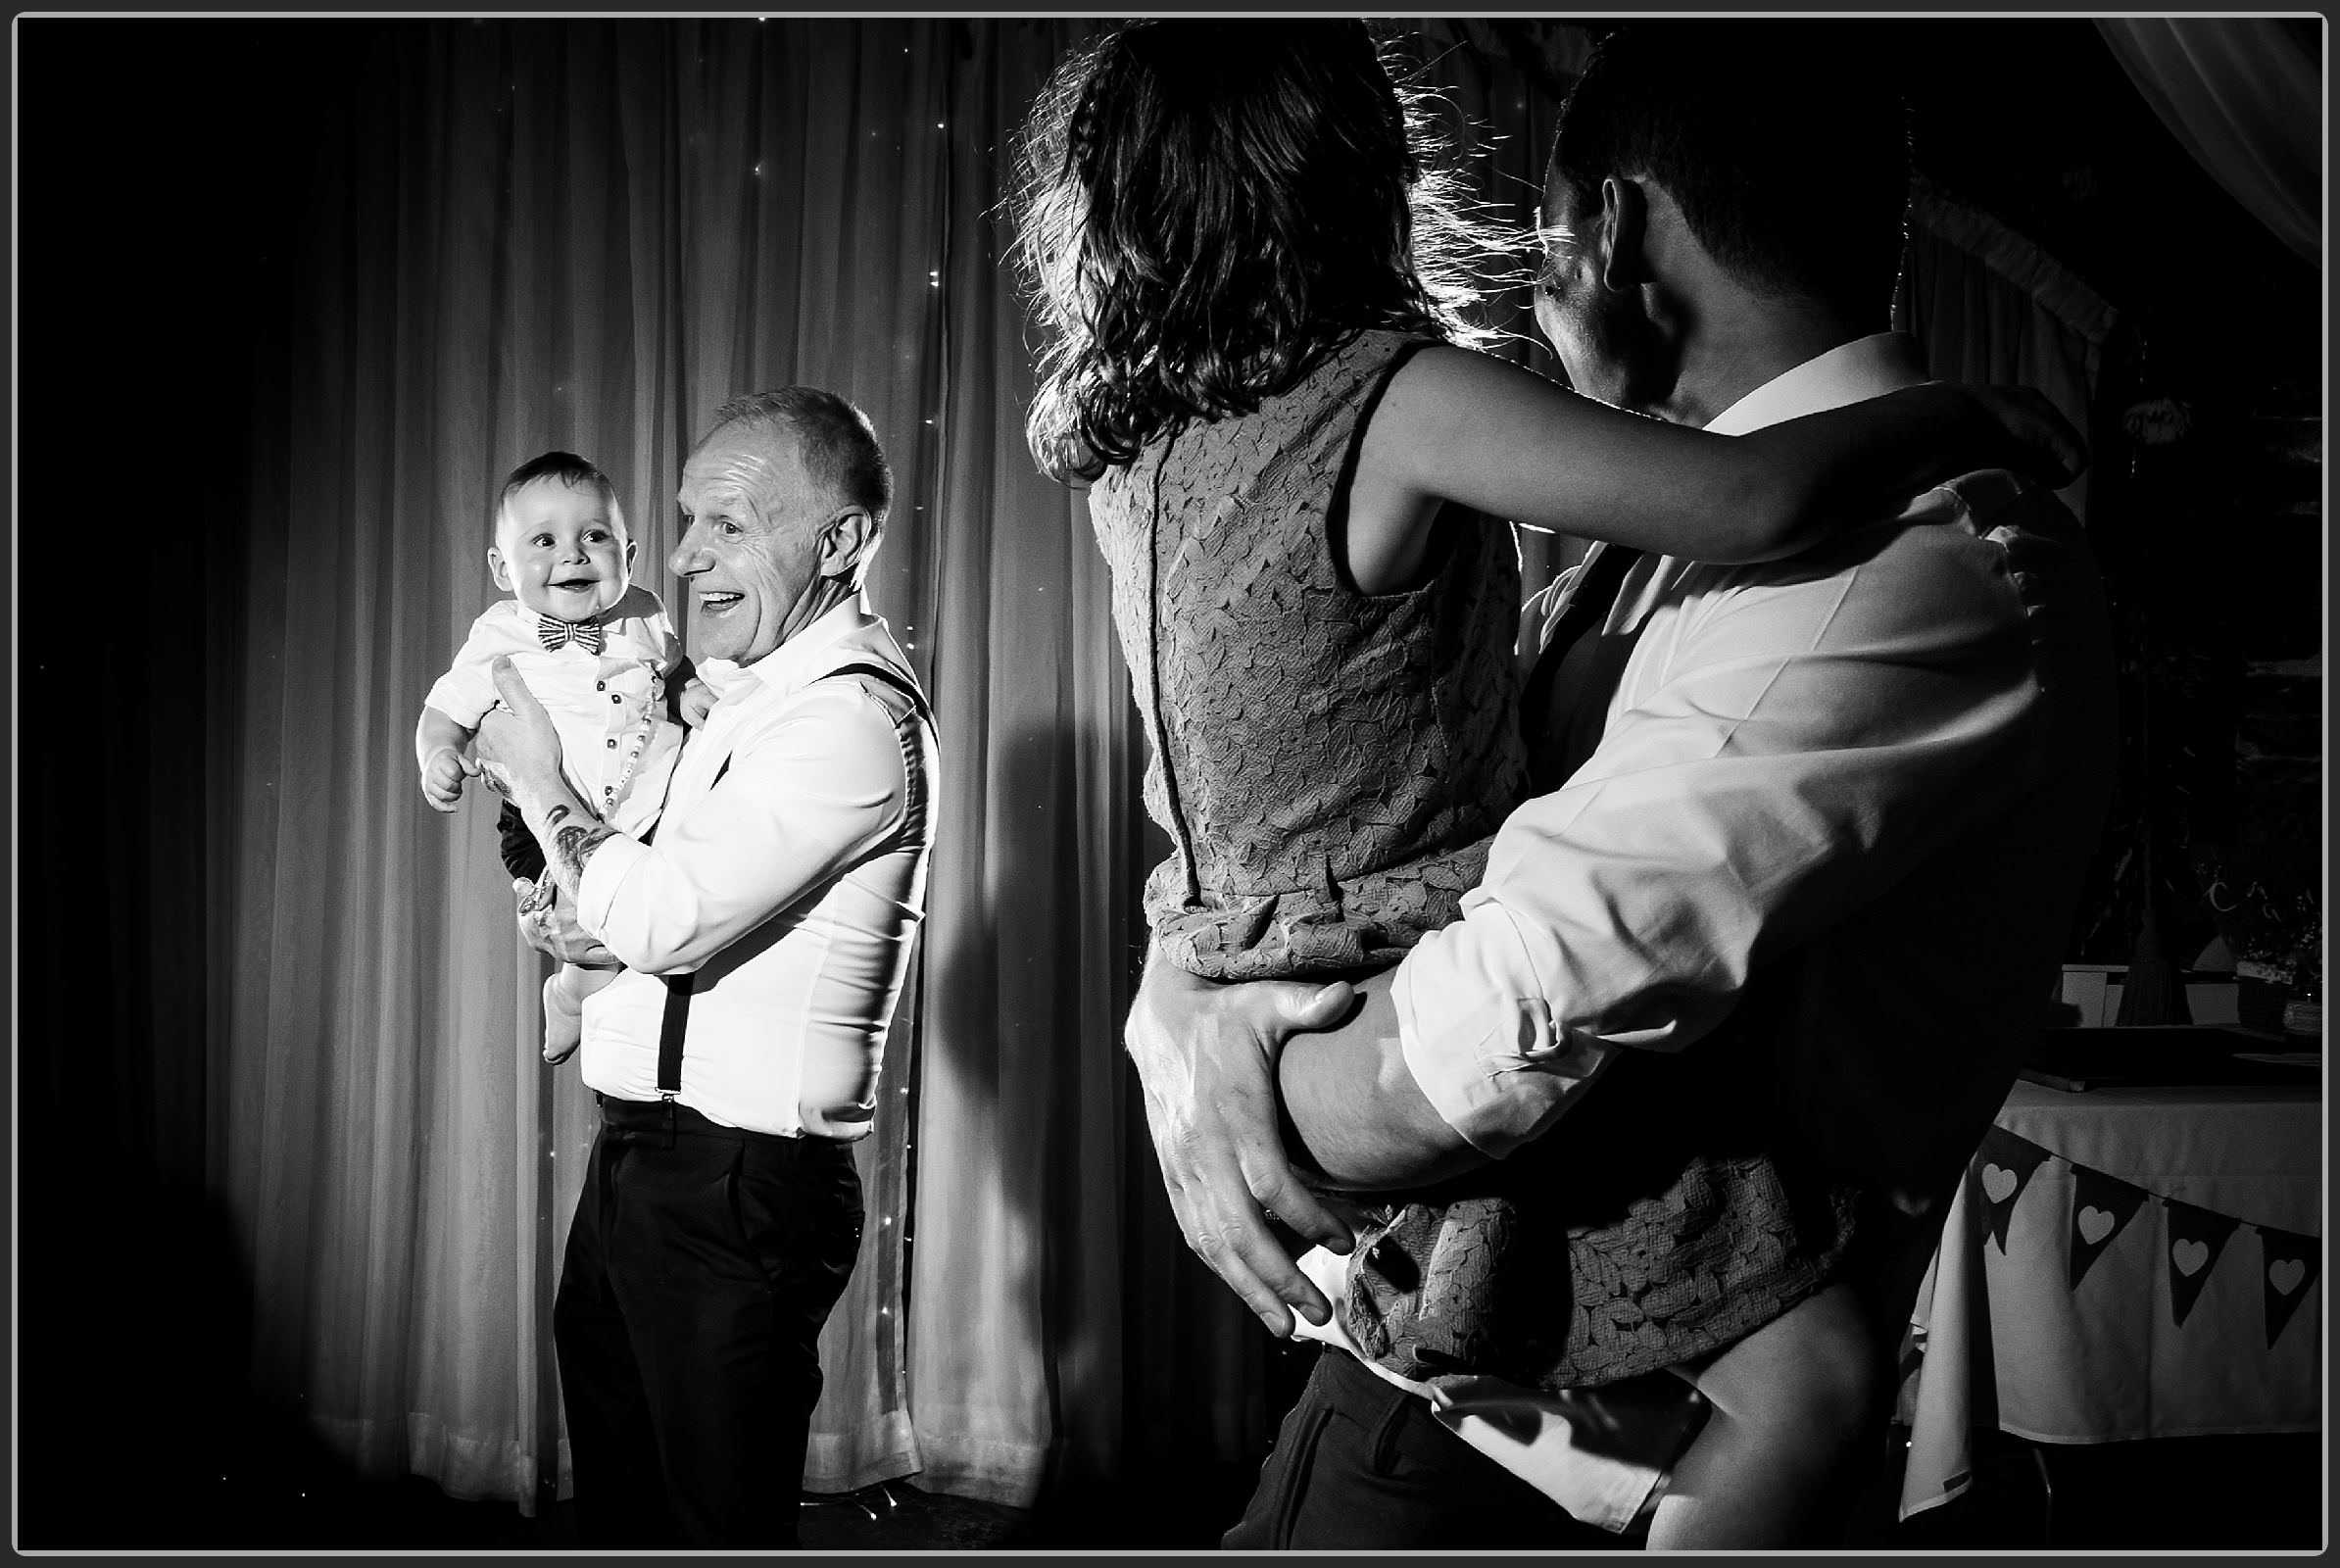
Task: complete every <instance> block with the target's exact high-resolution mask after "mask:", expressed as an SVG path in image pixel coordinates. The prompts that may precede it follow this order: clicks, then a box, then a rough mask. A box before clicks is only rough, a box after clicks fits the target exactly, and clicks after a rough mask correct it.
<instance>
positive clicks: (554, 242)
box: [212, 21, 946, 1507]
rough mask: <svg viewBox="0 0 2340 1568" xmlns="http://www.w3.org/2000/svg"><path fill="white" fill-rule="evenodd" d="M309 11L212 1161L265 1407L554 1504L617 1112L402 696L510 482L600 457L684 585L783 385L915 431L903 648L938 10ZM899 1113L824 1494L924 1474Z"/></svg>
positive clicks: (266, 448)
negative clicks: (309, 83) (579, 1221)
mask: <svg viewBox="0 0 2340 1568" xmlns="http://www.w3.org/2000/svg"><path fill="white" fill-rule="evenodd" d="M309 26H310V27H311V28H312V29H313V30H311V31H309V32H308V33H306V35H305V37H306V39H307V42H308V49H309V52H310V53H311V54H312V55H313V56H317V57H324V58H338V59H339V62H340V63H341V64H343V65H344V66H345V67H346V68H347V69H348V72H349V75H348V81H349V87H348V90H347V91H346V92H345V93H343V94H341V95H339V96H338V97H337V98H336V99H335V100H334V101H333V102H332V103H331V104H330V105H328V106H327V111H326V113H325V114H324V115H323V117H322V122H321V123H319V124H317V126H316V127H315V159H314V163H313V165H312V167H311V168H310V170H309V172H308V178H307V179H306V181H305V182H304V184H303V185H302V187H301V188H300V189H299V190H297V191H296V192H295V193H294V195H295V196H296V197H297V198H298V199H297V200H295V201H294V202H292V203H291V204H289V205H290V217H289V219H288V226H289V228H290V233H289V236H288V242H289V243H290V244H292V245H293V246H294V247H295V250H296V256H297V261H296V264H295V266H294V267H293V268H292V269H291V271H290V275H291V276H292V277H293V278H295V279H296V280H297V282H296V285H295V289H294V292H293V294H292V295H291V297H290V298H288V299H286V300H285V301H283V302H282V308H283V311H284V315H285V320H286V322H287V342H288V344H289V347H288V351H287V354H286V359H285V363H284V364H283V365H282V367H281V370H280V372H279V375H280V379H276V378H272V379H276V386H277V391H276V399H275V403H274V412H273V417H272V418H271V419H270V420H268V424H267V425H266V426H264V427H263V428H261V429H259V430H256V432H255V439H254V441H253V443H252V447H253V452H254V454H255V461H256V462H257V463H259V464H260V465H262V467H261V468H260V469H259V470H258V471H256V472H255V475H254V485H253V488H254V490H255V492H256V493H257V494H259V495H260V496H262V497H264V498H272V500H269V501H264V504H262V505H260V506H258V507H257V508H256V509H255V512H254V515H253V516H252V519H251V524H250V529H249V543H248V548H247V552H246V555H247V562H248V565H247V571H246V575H245V580H244V583H243V589H244V597H245V599H246V602H247V611H246V619H245V623H244V625H243V627H242V628H241V636H240V652H241V668H240V670H239V671H238V677H237V687H236V695H235V698H234V700H233V703H232V705H228V706H232V707H234V708H235V709H236V710H237V711H239V712H240V713H241V715H242V723H241V726H240V729H239V731H238V739H237V741H236V742H235V751H234V754H233V755H232V756H231V757H230V758H229V759H228V760H227V762H226V763H225V764H224V775H225V788H226V789H227V790H228V792H229V793H230V795H231V797H233V798H236V799H239V800H240V802H241V804H240V806H239V807H238V808H237V809H236V810H235V812H234V815H233V818H232V824H231V827H230V834H229V846H228V853H227V854H226V856H225V857H224V867H225V868H226V869H227V876H226V880H225V883H224V885H223V886H220V887H217V888H216V889H215V904H216V907H217V908H218V909H219V914H220V916H221V918H222V920H223V923H224V926H225V929H226V932H227V935H226V937H225V938H224V939H223V956H224V958H225V966H226V971H227V978H226V980H225V982H224V987H225V990H226V1001H225V1005H224V1009H223V1017H222V1018H221V1019H220V1020H219V1029H220V1034H219V1038H218V1039H217V1040H216V1041H215V1043H214V1056H215V1061H214V1076H215V1081H216V1082H218V1083H219V1086H220V1092H219V1100H218V1103H217V1114H216V1116H215V1119H214V1125H213V1128H212V1140H213V1146H214V1150H215V1164H216V1168H217V1173H218V1180H219V1185H220V1186H221V1188H222V1189H223V1190H224V1193H225V1196H226V1198H227V1200H228V1202H229V1206H230V1208H231V1210H232V1212H233V1213H234V1214H235V1216H236V1217H237V1220H238V1223H239V1227H240V1230H241V1233H242V1240H243V1243H244V1246H245V1249H246V1250H247V1252H248V1254H249V1257H250V1261H251V1267H252V1271H253V1278H254V1281H255V1300H254V1317H255V1329H254V1333H255V1345H254V1357H255V1360H254V1372H255V1380H256V1382H257V1383H258V1385H259V1386H260V1388H261V1389H262V1391H263V1392H264V1393H267V1394H270V1395H275V1396H278V1397H281V1398H283V1399H284V1400H285V1401H287V1402H289V1403H292V1404H294V1405H295V1406H297V1407H298V1408H299V1409H301V1410H302V1411H303V1412H304V1413H305V1414H306V1416H307V1417H308V1419H309V1421H310V1423H311V1424H312V1425H313V1426H314V1427H315V1428H316V1429H317V1431H318V1432H320V1433H322V1434H324V1435H325V1436H326V1437H327V1438H328V1439H329V1440H330V1441H331V1443H332V1445H333V1446H334V1447H335V1448H336V1450H338V1451H339V1452H340V1453H341V1454H342V1455H343V1456H344V1457H345V1458H347V1459H349V1460H350V1461H351V1462H352V1463H353V1464H354V1465H355V1466H356V1467H357V1468H358V1470H359V1471H360V1473H362V1474H368V1475H377V1476H378V1475H390V1474H396V1473H399V1472H401V1471H403V1470H407V1469H412V1470H414V1471H416V1472H418V1473H421V1474H424V1475H427V1476H430V1477H431V1478H432V1479H434V1480H436V1481H438V1482H439V1483H440V1484H441V1485H442V1486H443V1487H444V1488H445V1489H446V1490H447V1491H448V1492H449V1493H451V1494H453V1495H457V1496H462V1497H506V1498H511V1499H512V1500H514V1501H517V1502H519V1503H520V1504H521V1505H522V1506H523V1507H532V1506H533V1505H534V1504H535V1502H536V1501H537V1500H538V1498H539V1497H540V1496H541V1495H547V1494H548V1493H552V1492H555V1491H557V1490H558V1489H559V1487H560V1486H561V1484H562V1483H561V1477H562V1475H563V1470H564V1466H563V1462H562V1459H561V1452H560V1447H559V1442H558V1437H557V1434H558V1431H559V1404H558V1399H557V1397H556V1392H555V1391H556V1389H557V1383H556V1374H555V1371H554V1366H553V1359H552V1355H551V1349H550V1341H549V1321H550V1319H549V1302H550V1298H551V1291H552V1288H553V1284H554V1281H555V1279H556V1277H557V1272H558V1259H559V1256H560V1249H561V1239H562V1232H563V1230H564V1228H565V1226H566V1223H567V1220H568V1216H569V1214H570V1212H571V1209H572V1207H573V1205H574V1202H575V1197H576V1183H577V1181H578V1180H579V1179H580V1177H581V1172H582V1168H583V1159H584V1154H585V1152H586V1150H587V1148H588V1147H589V1145H590V1141H591V1135H592V1127H593V1116H592V1108H591V1103H590V1097H589V1095H588V1093H587V1092H586V1091H585V1090H584V1089H583V1087H582V1085H581V1084H580V1083H579V1081H578V1079H577V1075H576V1071H575V1069H574V1068H573V1067H570V1068H565V1069H560V1070H548V1069H546V1068H544V1067H543V1066H542V1064H541V1063H540V1062H539V1061H538V1060H537V1059H536V1047H535V1044H534V1041H535V1036H536V1032H537V1028H538V1022H537V1016H536V1007H537V1004H536V995H535V993H536V987H537V984H538V982H539V981H540V980H541V978H542V975H543V972H544V970H543V968H542V963H541V960H540V959H538V958H537V956H535V955H534V954H532V953H530V952H528V951H527V950H526V949H525V948H523V947H522V946H521V945H520V944H519V943H518V941H517V939H516V937H515V936H514V934H513V931H512V920H511V915H510V909H511V893H510V891H509V889H508V887H507V885H506V879H505V878H504V877H503V875H502V874H501V872H500V870H499V869H498V867H497V864H496V860H495V857H494V838H493V833H492V831H491V826H490V823H491V819H492V815H493V812H492V810H491V809H490V807H492V805H493V802H492V800H489V801H484V802H483V801H479V800H474V801H471V802H469V803H467V804H466V806H465V808H464V809H463V812H462V813H461V814H460V815H458V816H456V817H454V818H440V817H437V816H436V815H435V814H433V813H430V812H429V811H428V810H427V809H423V808H422V807H421V806H420V803H419V802H418V800H417V799H416V795H415V790H414V782H413V766H414V764H413V760H412V740H411V735H412V729H413V725H414V716H415V713H416V712H417V711H418V704H419V703H420V700H421V694H422V692H423V691H424V689H425V688H426V687H427V686H428V684H429V682H430V680H431V679H432V677H433V676H434V675H435V674H436V672H437V671H438V670H439V669H440V668H442V667H443V666H444V664H445V662H446V660H447V659H448V658H449V657H450V654H451V651H452V650H453V648H454V647H455V645H456V643H457V641H458V640H460V637H461V633H462V630H463V626H464V625H465V624H467V622H468V621H469V619H470V618H471V617H472V616H473V615H474V614H476V613H478V612H479V611H480V610H481V609H483V608H484V607H485V606H486V604H487V603H488V602H489V601H490V600H491V599H493V598H494V597H495V594H494V591H493V589H492V587H491V585H490V584H489V582H488V580H487V576H486V572H485V566H484V553H485V549H486V545H487V543H488V541H489V537H490V535H489V521H490V515H491V510H492V507H493V502H494V495H495V489H496V486H497V484H498V483H499V482H500V479H501V476H502V474H503V472H504V471H505V470H506V469H507V468H509V467H510V466H512V465H513V464H515V463H517V462H518V461H520V460H522V459H524V458H526V457H529V456H531V455H533V454H534V453H536V452H539V451H542V450H545V449H546V448H549V447H555V446H559V447H565V448H569V449H571V450H575V451H580V452H583V453H584V454H586V455H587V456H588V457H590V458H592V459H593V460H594V461H596V462H597V463H599V464H600V465H601V466H603V467H604V468H605V469H606V470H608V471H609V473H610V475H611V477H612V478H613V480H614V481H615V482H616V484H617V485H618V488H619V493H620V495H621V497H622V500H623V503H624V506H625V509H626V512H627V515H628V519H629V521H630V523H631V524H632V531H633V536H634V538H635V540H636V542H637V546H638V554H637V557H636V562H635V570H636V574H637V580H639V581H641V582H643V583H645V584H647V585H650V586H652V587H654V588H657V589H658V590H659V591H660V592H662V593H666V594H669V595H671V589H672V580H671V578H670V577H669V576H668V574H667V573H666V570H665V566H664V558H665V556H666V554H667V553H668V552H669V551H670V550H671V548H672V547H673V545H674V543H675V539H676V529H675V525H674V509H673V505H672V502H671V501H670V499H669V497H670V496H671V494H672V487H673V485H674V484H675V482H676V480H677V478H678V476H679V467H680V460H681V456H682V454H683V452H684V451H685V450H686V449H687V446H688V443H689V442H690V440H691V439H692V438H693V437H694V436H695V435H696V434H697V433H698V432H699V431H700V430H701V429H703V428H704V426H705V424H706V422H707V419H708V417H710V415H711V414H712V411H713V409H714V407H715V406H716V404H717V403H719V402H720V401H721V400H722V399H723V398H725V397H727V396H730V395H732V394H734V393H738V392H742V391H750V390H755V389H757V388H760V387H765V386H771V385H779V384H785V383H788V382H791V381H800V382H806V383H810V384H816V385H823V386H828V387H831V388H833V389H835V390H837V391H840V392H842V393H844V394H845V395H846V396H848V397H851V398H853V400H854V401H855V402H856V403H858V404H859V405H860V406H861V407H862V408H863V409H864V410H865V411H866V412H867V413H868V414H869V415H870V417H871V418H872V420H873V422H874V423H875V424H876V426H877V428H878V430H879V432H880V437H881V439H882V440H883V441H884V442H885V444H886V446H887V448H888V451H889V454H890V456H891V459H892V461H893V463H894V465H895V468H896V474H897V481H898V484H899V485H900V487H901V493H902V503H903V504H902V505H901V506H900V507H898V509H897V512H896V515H895V517H894V519H893V521H892V523H891V525H890V527H889V529H888V535H887V544H886V547H885V549H884V550H883V551H882V552H881V554H880V556H879V558H878V561H877V563H876V565H875V568H874V570H873V573H872V593H873V596H874V598H875V599H876V602H877V604H878V606H879V608H880V611H881V613H886V614H887V615H889V617H890V618H892V619H893V621H894V623H895V624H896V626H897V627H898V628H900V629H902V631H903V633H904V635H905V637H907V638H908V639H909V640H911V641H912V642H913V643H914V642H915V641H916V640H917V624H918V622H919V621H920V620H921V619H922V618H923V617H924V616H926V615H927V614H928V613H929V605H930V603H931V599H930V596H929V594H928V588H929V584H928V583H927V582H926V580H925V578H924V575H923V574H922V573H921V571H920V570H919V569H918V563H919V562H920V561H921V560H922V559H923V557H924V555H925V554H926V550H927V546H926V542H925V540H924V538H923V535H924V534H925V532H926V531H927V528H928V524H927V521H926V518H927V516H928V515H930V514H929V510H928V508H927V507H925V506H923V505H921V503H920V498H921V497H923V496H926V495H928V494H930V493H931V491H932V488H933V484H934V477H935V471H936V470H935V459H934V455H933V442H932V437H931V434H930V433H929V432H930V430H931V427H930V426H929V425H928V424H927V422H926V421H927V420H928V419H929V418H930V417H933V416H934V414H935V412H936V411H937V410H938V409H939V407H940V403H941V396H940V392H941V389H940V385H939V382H938V381H937V379H936V377H937V374H938V368H939V366H940V364H941V355H940V354H939V352H937V349H938V345H939V333H940V326H941V311H940V304H939V299H938V290H937V289H936V288H935V286H934V281H935V274H936V271H937V270H938V269H939V268H940V266H941V261H940V238H941V232H942V222H941V220H942V213H941V210H940V207H939V202H940V199H941V195H942V191H943V189H944V184H943V169H942V158H941V145H940V143H941V138H940V136H939V135H938V136H932V137H927V136H920V135H917V134H914V132H915V129H916V127H917V125H918V123H920V121H921V120H922V119H923V120H925V122H926V123H930V124H931V123H932V117H929V116H928V115H927V111H928V110H929V109H930V107H931V106H933V105H935V104H939V102H940V100H941V95H942V87H943V83H942V79H941V74H940V68H941V63H942V62H943V61H944V60H945V59H946V55H945V52H944V51H943V50H942V49H941V48H939V47H938V46H937V45H936V35H937V33H938V32H939V30H940V27H941V25H939V24H934V23H924V22H903V23H879V22H868V23H833V24H795V25H789V26H786V27H775V26H769V25H758V24H756V23H753V22H745V21H742V22H730V23H685V24H667V23H633V22H620V23H595V24H584V23H533V22H493V23H490V22H476V23H463V22H435V23H427V24H403V25H394V26H370V27H362V26H356V25H348V24H332V25H322V26H318V25H309ZM671 608H672V609H673V611H674V613H675V619H676V621H677V623H678V625H679V626H682V627H684V628H685V629H686V635H688V628H689V625H690V616H689V612H688V607H687V606H684V605H681V604H675V605H673V606H672V607H671ZM909 1041H910V1036H909V1033H908V1032H907V1029H906V1028H905V1029H904V1030H902V1031H898V1034H897V1037H896V1039H895V1041H894V1042H893V1043H892V1045H891V1046H890V1048H889V1061H888V1074H889V1079H888V1082H889V1088H893V1087H894V1086H895V1085H897V1084H899V1083H900V1082H901V1081H902V1079H903V1078H905V1077H906V1056H907V1052H908V1048H909ZM907 1112H908V1104H907V1101H906V1098H905V1097H903V1096H902V1095H901V1094H900V1093H899V1092H896V1093H892V1094H889V1096H888V1097H887V1098H886V1100H885V1102H884V1103H883V1104H882V1106H881V1111H880V1115H879V1118H878V1126H877V1132H876V1135H875V1136H874V1137H873V1138H872V1139H870V1140H868V1141H867V1142H865V1143H864V1144H863V1145H862V1146H861V1147H860V1149H859V1150H858V1151H857V1155H858V1157H859V1159H860V1161H861V1165H862V1172H863V1177H864V1181H865V1183H866V1184H867V1186H868V1188H869V1195H870V1213H871V1232H872V1241H871V1243H870V1245H869V1248H868V1250H867V1251H866V1252H865V1254H864V1256H863V1258H862V1260H861V1264H860V1266H859V1268H857V1269H856V1272H855V1277H854V1282H853V1288H852V1291H851V1292H850V1293H849V1295H848V1297H847V1298H846V1299H845V1301H844V1302H843V1303H841V1305H840V1307H839V1309H838V1311H837V1313H836V1316H835V1317H834V1318H833V1319H832V1325H831V1333H830V1336H829V1338H828V1340H827V1342H826V1343H825V1344H824V1354H823V1359H824V1363H825V1364H826V1366H827V1368H828V1390H827V1395H826V1397H824V1400H823V1403H822V1406H821V1409H820V1411H819V1412H818V1413H817V1415H816V1417H815V1432H814V1438H813V1446H812V1454H811V1459H810V1467H809V1470H808V1476H807V1480H808V1482H809V1484H811V1485H813V1486H814V1487H816V1488H821V1487H851V1486H856V1485H861V1484H865V1483H866V1482H868V1481H870V1480H875V1479H880V1478H882V1477H884V1476H888V1475H901V1474H906V1473H908V1472H909V1471H911V1470H914V1469H916V1468H917V1457H916V1452H915V1446H914V1443H913V1441H912V1439H911V1436H910V1433H909V1429H908V1423H907V1420H906V1415H905V1412H904V1409H903V1404H902V1377H901V1358H902V1345H901V1337H900V1334H899V1333H898V1332H896V1331H895V1329H894V1327H893V1326H892V1324H891V1322H890V1320H892V1319H895V1318H897V1317H898V1315H899V1312H900V1307H899V1304H898V1303H899V1300H900V1297H901V1283H902V1262H901V1247H900V1242H899V1237H900V1235H901V1218H902V1211H903V1207H904V1203H905V1200H906V1196H907V1195H906V1190H905V1188H904V1185H903V1180H902V1173H903V1146H904V1142H905V1139H904V1133H905V1130H906V1125H907ZM879 1325H886V1327H885V1328H884V1330H883V1331H882V1332H881V1330H880V1328H879Z"/></svg>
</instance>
